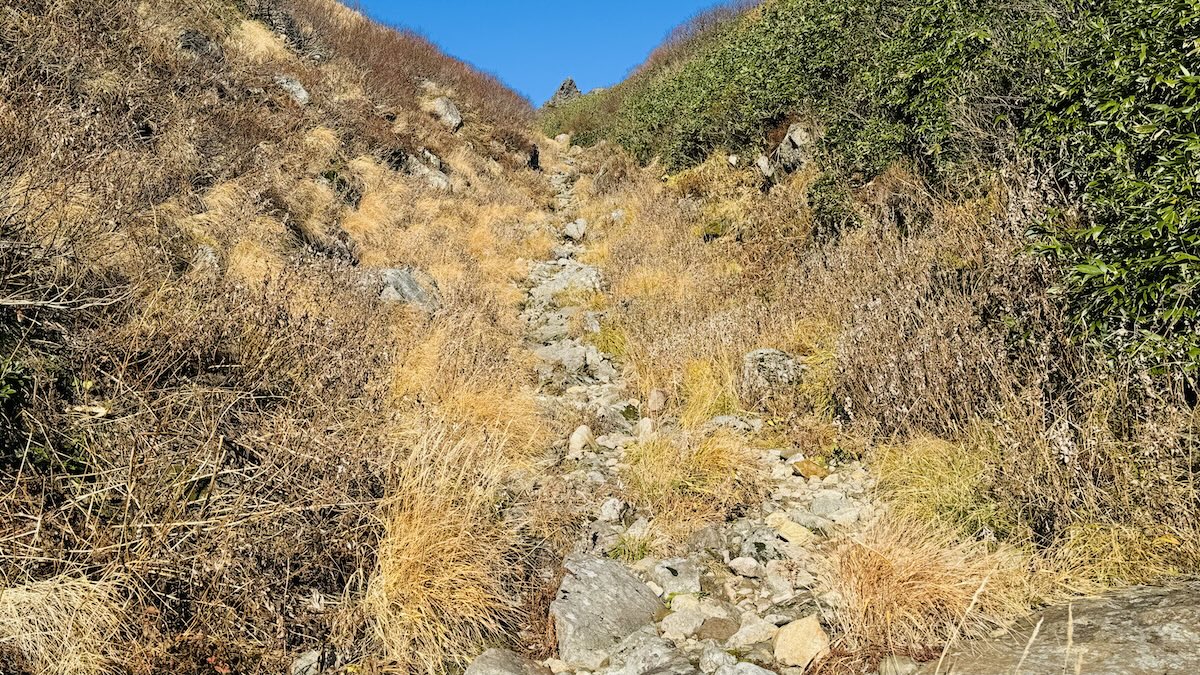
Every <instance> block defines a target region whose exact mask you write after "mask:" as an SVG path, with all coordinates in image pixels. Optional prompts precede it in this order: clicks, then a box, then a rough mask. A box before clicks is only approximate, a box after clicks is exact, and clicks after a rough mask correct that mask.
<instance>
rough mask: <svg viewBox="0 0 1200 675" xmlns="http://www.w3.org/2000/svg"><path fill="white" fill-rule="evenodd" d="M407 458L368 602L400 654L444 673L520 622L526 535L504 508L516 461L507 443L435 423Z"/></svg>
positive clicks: (390, 651)
mask: <svg viewBox="0 0 1200 675" xmlns="http://www.w3.org/2000/svg"><path fill="white" fill-rule="evenodd" d="M398 459H399V468H398V472H397V476H396V477H395V479H394V482H393V483H392V487H391V489H390V490H389V496H388V498H387V499H386V500H385V504H384V506H383V508H382V514H383V515H382V518H383V528H384V535H383V539H382V541H381V542H380V545H379V551H378V563H377V567H376V571H375V573H374V575H373V576H372V578H371V581H370V585H369V587H368V590H367V594H366V597H365V599H364V602H365V603H366V608H367V611H368V613H369V614H370V616H371V617H372V619H373V622H374V626H375V632H376V637H377V639H378V641H379V642H380V643H381V644H382V645H383V648H384V652H385V654H386V655H387V656H388V657H389V659H390V660H392V661H393V662H395V663H396V665H397V666H398V667H399V668H401V669H402V670H406V671H413V670H417V671H423V672H441V671H442V669H444V668H445V667H447V666H449V665H458V666H462V665H465V664H466V663H467V662H468V661H469V660H470V659H471V658H472V657H474V656H476V655H477V654H479V653H480V652H481V651H482V650H483V649H484V648H485V646H486V645H487V644H489V643H494V642H497V641H502V640H504V639H505V637H506V636H507V635H508V634H510V632H511V631H512V628H513V625H514V624H515V623H516V620H517V618H518V616H519V611H520V607H519V600H518V598H517V596H516V594H515V593H514V587H515V585H516V584H517V583H518V582H519V581H520V580H521V574H520V570H521V569H522V564H521V558H522V556H523V555H524V554H523V552H522V548H523V542H522V539H521V537H520V535H519V532H518V530H519V523H514V522H511V521H506V520H505V519H504V518H503V517H502V516H501V515H500V514H499V512H498V503H497V500H498V493H497V490H498V488H499V487H500V484H501V481H502V480H503V478H504V472H505V471H506V469H507V467H506V465H505V463H504V461H503V455H502V453H500V452H498V451H497V448H494V447H488V446H478V447H472V446H469V445H467V444H465V443H463V442H461V441H460V442H457V443H451V442H449V441H448V439H447V437H446V436H445V435H444V433H439V432H434V433H433V434H432V435H429V436H426V437H424V438H422V440H421V441H420V442H419V443H418V444H417V445H416V446H414V448H413V449H412V450H411V451H410V452H409V453H408V454H407V456H405V457H404V458H402V459H400V458H398Z"/></svg>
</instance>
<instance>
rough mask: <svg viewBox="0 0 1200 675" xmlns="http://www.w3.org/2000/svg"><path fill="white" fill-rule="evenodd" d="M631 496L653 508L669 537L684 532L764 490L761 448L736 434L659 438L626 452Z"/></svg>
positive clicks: (718, 519)
mask: <svg viewBox="0 0 1200 675" xmlns="http://www.w3.org/2000/svg"><path fill="white" fill-rule="evenodd" d="M626 461H627V463H628V464H629V468H628V469H627V470H626V471H625V473H624V475H623V478H624V479H625V482H626V484H627V486H628V489H629V493H630V498H631V499H632V500H633V501H634V502H635V503H637V504H639V505H641V506H643V507H646V508H649V509H651V510H652V511H653V512H654V515H655V518H656V523H657V526H656V527H657V528H658V530H659V531H660V532H662V533H663V534H664V535H665V536H666V537H667V538H668V539H679V538H682V537H686V536H687V535H688V534H690V533H691V532H692V531H694V530H696V529H698V528H700V527H703V526H704V525H707V524H710V523H714V522H721V521H723V520H724V519H725V518H726V517H728V516H729V515H731V514H733V513H735V512H737V511H738V510H739V509H742V508H745V507H747V506H750V505H753V504H755V503H757V502H758V500H759V499H761V497H762V495H763V494H764V492H765V489H766V470H765V468H764V467H763V466H762V465H761V463H760V461H759V458H758V453H757V451H755V450H754V449H753V448H751V447H749V446H748V445H747V444H746V443H745V441H744V439H742V438H741V437H739V436H737V435H736V434H733V433H730V432H725V431H718V432H715V433H713V434H710V435H707V436H703V437H700V438H680V439H668V438H655V439H652V440H649V441H646V442H644V443H639V444H638V445H635V446H633V447H632V448H630V449H629V450H628V451H627V455H626Z"/></svg>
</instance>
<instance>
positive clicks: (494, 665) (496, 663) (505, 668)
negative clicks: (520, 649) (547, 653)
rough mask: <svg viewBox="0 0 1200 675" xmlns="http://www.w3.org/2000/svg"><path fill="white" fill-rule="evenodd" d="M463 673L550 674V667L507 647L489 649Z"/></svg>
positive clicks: (487, 674)
mask: <svg viewBox="0 0 1200 675" xmlns="http://www.w3.org/2000/svg"><path fill="white" fill-rule="evenodd" d="M463 675H550V669H549V668H547V667H545V666H543V665H540V664H538V663H536V662H534V661H530V660H529V659H527V658H525V657H523V656H521V655H519V654H516V653H514V652H510V651H509V650H507V649H489V650H487V651H486V652H484V653H482V654H480V655H479V656H478V657H477V658H476V659H475V660H474V661H472V662H471V665H470V666H468V667H467V670H466V672H465V673H464V674H463Z"/></svg>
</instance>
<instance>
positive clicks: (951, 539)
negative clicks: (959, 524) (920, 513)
mask: <svg viewBox="0 0 1200 675" xmlns="http://www.w3.org/2000/svg"><path fill="white" fill-rule="evenodd" d="M1027 564H1028V562H1027V560H1025V559H1024V557H1023V556H1021V555H1020V554H1018V553H1017V552H1015V551H1014V550H1011V549H1000V550H998V551H989V550H987V548H986V547H985V546H984V545H983V544H980V543H975V542H969V543H964V542H963V541H962V540H960V539H958V538H956V536H955V535H953V534H950V533H948V532H946V531H945V530H942V529H939V528H937V527H936V526H932V525H929V524H928V523H926V522H924V521H920V520H913V519H904V518H898V519H885V520H883V521H881V522H880V523H878V524H876V525H874V526H873V527H872V528H871V529H870V530H869V531H868V532H866V533H865V534H864V535H862V537H861V538H858V539H855V540H852V541H847V542H845V543H843V544H841V545H840V546H838V547H837V548H836V549H835V550H834V552H833V555H832V556H831V557H830V558H829V560H828V566H827V568H825V569H823V570H822V574H821V580H822V582H823V583H824V584H825V585H826V586H827V588H828V589H829V590H831V591H833V592H835V593H836V594H837V596H838V597H839V600H838V601H837V604H836V606H835V607H834V608H833V613H834V617H835V619H834V620H835V622H836V625H837V629H838V634H839V635H840V636H841V639H842V641H843V642H844V646H848V647H850V648H852V649H854V650H856V651H857V650H866V651H875V650H878V651H879V652H880V653H889V652H890V653H907V652H909V651H912V650H922V649H928V648H931V647H934V648H936V647H940V646H941V645H944V644H947V643H948V642H951V641H953V640H957V639H959V638H964V639H969V638H972V637H982V636H985V635H987V634H988V633H990V632H991V631H993V630H995V629H997V628H1005V627H1007V625H1008V624H1009V622H1010V621H1011V620H1013V619H1015V618H1017V617H1019V616H1021V615H1022V614H1024V612H1025V611H1026V609H1027V608H1028V602H1029V596H1028V588H1027V586H1026V583H1025V582H1026V576H1025V569H1024V568H1025V567H1026V566H1027Z"/></svg>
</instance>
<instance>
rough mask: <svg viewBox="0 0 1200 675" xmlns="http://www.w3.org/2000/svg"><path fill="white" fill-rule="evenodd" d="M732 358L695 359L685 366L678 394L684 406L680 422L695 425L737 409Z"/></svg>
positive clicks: (690, 426) (688, 426)
mask: <svg viewBox="0 0 1200 675" xmlns="http://www.w3.org/2000/svg"><path fill="white" fill-rule="evenodd" d="M732 366H733V364H732V359H729V358H725V359H721V360H709V359H694V360H692V361H689V362H688V363H687V364H686V365H684V369H683V378H682V382H681V383H680V394H681V396H682V397H683V409H682V410H681V411H680V415H679V421H680V423H681V424H683V426H684V427H686V428H696V427H698V426H700V425H702V424H704V423H705V422H707V421H708V420H710V419H712V418H713V417H716V416H718V415H729V414H732V413H735V412H737V411H738V409H739V407H740V405H739V402H738V395H737V375H736V373H735V372H734V370H733V367H732Z"/></svg>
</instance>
